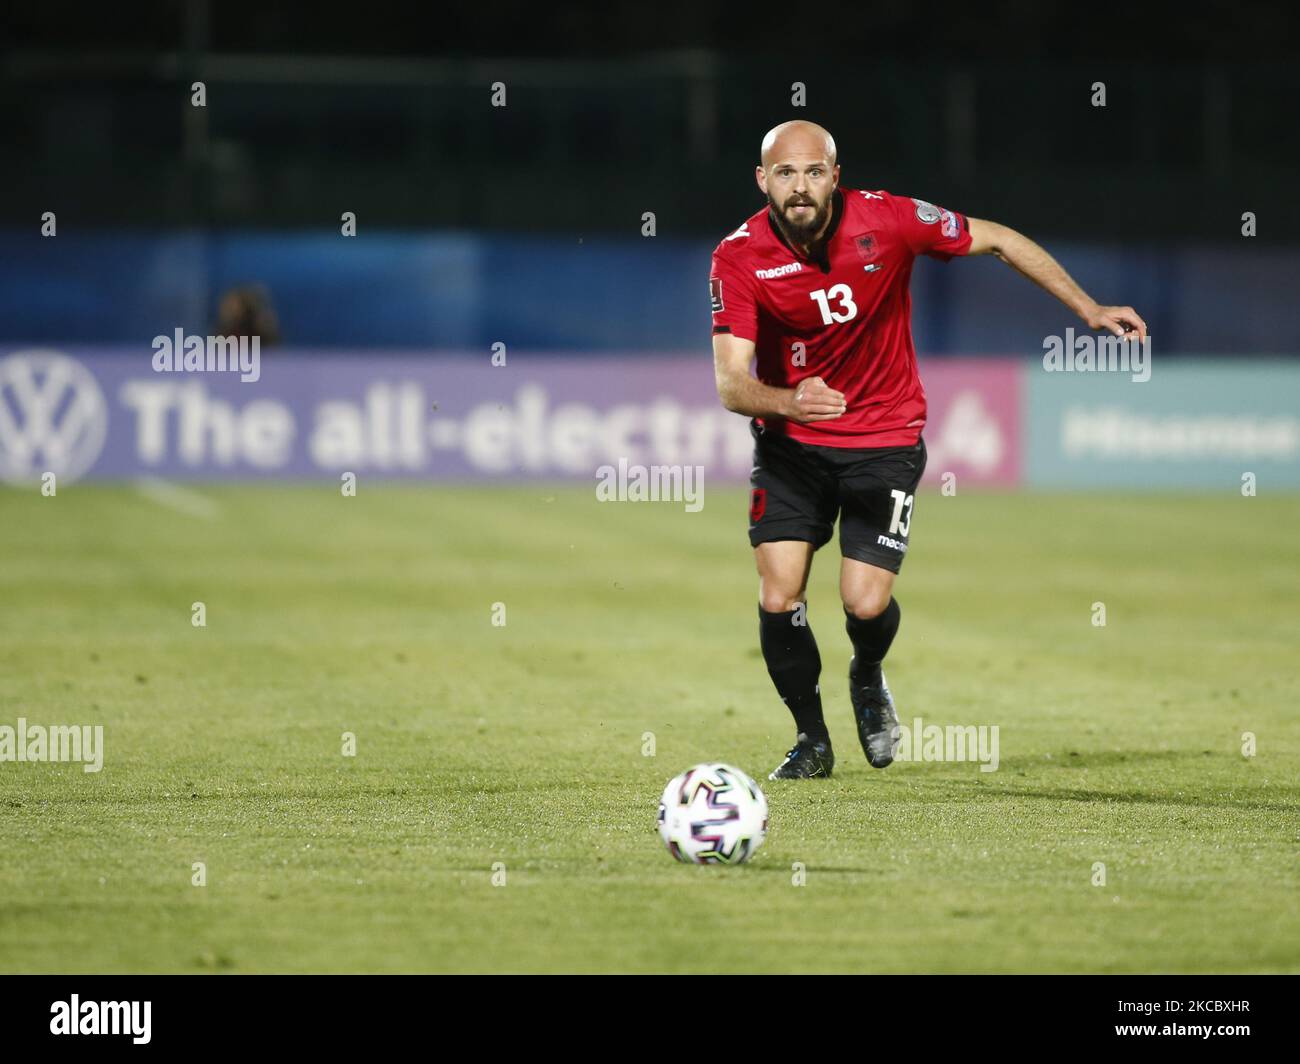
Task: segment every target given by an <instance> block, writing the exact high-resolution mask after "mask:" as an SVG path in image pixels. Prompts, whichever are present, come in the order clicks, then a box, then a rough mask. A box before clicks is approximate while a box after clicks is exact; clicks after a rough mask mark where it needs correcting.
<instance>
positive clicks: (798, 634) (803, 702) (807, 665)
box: [754, 540, 835, 779]
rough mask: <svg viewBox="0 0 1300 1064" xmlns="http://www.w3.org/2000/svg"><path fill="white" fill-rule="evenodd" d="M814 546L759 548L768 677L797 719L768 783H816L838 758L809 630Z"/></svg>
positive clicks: (786, 543) (783, 543)
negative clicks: (833, 749)
mask: <svg viewBox="0 0 1300 1064" xmlns="http://www.w3.org/2000/svg"><path fill="white" fill-rule="evenodd" d="M812 556H813V546H812V544H811V543H805V542H803V541H801V540H778V541H776V542H774V543H760V544H759V545H758V546H757V547H755V548H754V564H755V566H756V567H757V569H758V621H759V626H758V635H759V645H760V646H761V647H762V649H763V660H764V661H765V662H766V663H767V672H768V675H769V676H771V677H772V682H773V683H774V684H775V685H776V690H777V694H779V695H780V696H781V700H782V701H783V702H784V703H785V704H786V706H787V707H788V708H789V710H790V713H791V715H792V716H793V717H794V721H795V728H796V731H797V732H798V735H797V737H796V739H795V745H794V748H793V749H792V750H790V752H789V753H787V754H786V758H785V760H784V761H783V762H782V763H781V764H780V765H779V766H777V768H776V769H775V770H773V772H772V773H771V775H770V776H769V777H768V778H769V779H813V778H824V777H827V776H829V775H830V774H831V770H832V768H834V766H835V755H834V754H833V753H832V752H831V742H830V736H829V735H828V734H827V731H826V722H825V721H824V720H823V719H822V699H821V687H820V678H821V668H822V662H821V655H820V654H819V653H818V651H817V641H816V640H815V639H814V638H813V634H812V629H811V628H810V627H808V616H807V587H808V573H809V572H810V571H811V569H812Z"/></svg>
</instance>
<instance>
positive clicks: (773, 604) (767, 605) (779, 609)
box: [758, 587, 804, 613]
mask: <svg viewBox="0 0 1300 1064" xmlns="http://www.w3.org/2000/svg"><path fill="white" fill-rule="evenodd" d="M803 600H804V598H803V590H802V589H800V590H798V591H793V592H791V591H787V590H784V589H782V588H766V587H764V588H760V589H759V593H758V604H759V605H760V606H762V607H763V611H764V612H765V613H789V612H790V611H791V610H792V609H794V608H795V607H796V606H798V605H799V603H801V602H803Z"/></svg>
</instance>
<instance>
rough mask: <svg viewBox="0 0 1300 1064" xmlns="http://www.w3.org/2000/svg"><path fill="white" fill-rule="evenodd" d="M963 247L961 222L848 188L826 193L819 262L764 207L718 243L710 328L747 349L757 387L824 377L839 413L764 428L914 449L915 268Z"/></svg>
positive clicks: (918, 422)
mask: <svg viewBox="0 0 1300 1064" xmlns="http://www.w3.org/2000/svg"><path fill="white" fill-rule="evenodd" d="M970 243H971V236H970V223H969V222H968V221H967V220H966V218H965V217H964V216H963V215H960V214H957V213H956V212H954V211H948V210H944V209H943V208H942V207H936V206H934V205H933V204H931V203H927V202H926V201H925V200H918V199H908V198H906V197H904V196H894V195H891V194H890V193H888V192H864V191H861V190H858V189H850V188H839V189H836V190H835V192H834V193H832V209H831V219H830V222H829V224H828V227H827V230H826V236H825V238H824V242H823V249H822V251H821V254H822V255H823V258H822V259H821V260H820V261H817V260H812V259H807V258H804V257H803V255H801V254H800V253H799V252H798V251H796V250H795V249H794V248H793V247H791V246H790V245H789V244H788V243H786V240H785V237H784V235H783V234H782V233H781V231H780V230H779V229H778V228H777V227H776V223H775V222H774V221H773V219H772V213H771V209H770V208H764V209H763V210H761V211H759V212H758V213H757V214H755V215H754V216H753V217H751V218H750V219H749V220H748V221H747V222H745V224H744V225H742V226H741V227H740V228H739V229H737V230H736V231H735V232H734V233H732V234H731V235H730V236H728V237H725V238H724V239H723V240H722V242H721V243H720V244H718V246H717V248H716V249H715V250H714V252H713V267H712V269H711V270H710V274H709V290H710V294H711V296H712V300H713V331H714V332H715V333H719V332H730V333H732V334H733V335H735V336H739V337H741V338H742V339H745V340H753V341H754V344H755V347H756V349H757V364H758V379H759V380H760V381H762V382H763V383H764V384H768V385H771V386H773V387H777V388H793V387H794V386H795V385H796V384H798V383H799V382H800V381H801V380H803V379H805V378H806V377H821V378H822V379H823V380H824V381H825V382H826V383H827V384H828V385H829V386H830V387H832V388H834V389H836V390H837V391H841V392H843V393H844V399H845V403H846V406H847V409H846V410H845V411H844V413H843V414H841V415H840V416H839V417H837V418H831V419H830V420H829V421H813V422H810V423H809V424H806V425H800V424H799V423H798V422H795V421H789V420H787V419H785V418H768V419H766V422H767V426H768V428H769V429H770V430H771V431H773V432H783V433H785V434H786V435H788V436H790V437H791V438H792V439H796V440H799V441H801V442H803V443H813V444H820V445H822V446H828V447H902V446H908V445H911V444H914V443H916V441H917V438H918V437H919V436H920V435H921V429H922V428H923V427H924V426H925V389H924V388H922V387H921V377H920V374H919V373H918V372H917V368H916V349H915V347H914V346H913V344H912V299H911V296H910V294H909V293H908V282H909V280H910V279H911V276H912V260H913V259H915V258H916V256H917V255H919V254H922V253H924V254H926V255H931V256H933V257H934V258H937V259H942V260H944V261H947V260H948V259H950V258H952V257H953V256H954V255H965V254H966V252H967V251H969V250H970ZM762 421H763V419H760V423H762Z"/></svg>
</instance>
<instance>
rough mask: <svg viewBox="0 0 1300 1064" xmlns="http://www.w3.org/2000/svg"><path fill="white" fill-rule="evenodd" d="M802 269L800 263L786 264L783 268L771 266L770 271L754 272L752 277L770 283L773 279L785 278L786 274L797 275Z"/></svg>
mask: <svg viewBox="0 0 1300 1064" xmlns="http://www.w3.org/2000/svg"><path fill="white" fill-rule="evenodd" d="M802 269H803V263H802V262H787V263H786V264H785V265H784V266H773V267H772V268H771V269H770V270H755V271H754V276H755V277H758V278H761V279H762V280H764V281H770V280H771V279H772V278H773V277H785V276H786V275H787V274H791V273H798V272H799V271H800V270H802Z"/></svg>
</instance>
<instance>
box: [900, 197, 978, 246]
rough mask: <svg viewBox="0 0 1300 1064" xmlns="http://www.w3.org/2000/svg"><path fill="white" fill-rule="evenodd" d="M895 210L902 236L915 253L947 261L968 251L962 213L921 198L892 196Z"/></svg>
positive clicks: (968, 237)
mask: <svg viewBox="0 0 1300 1064" xmlns="http://www.w3.org/2000/svg"><path fill="white" fill-rule="evenodd" d="M892 199H893V205H894V212H895V214H896V215H897V218H898V225H899V228H900V230H901V232H902V235H903V240H904V242H905V243H906V244H907V246H908V247H910V248H911V249H912V254H914V255H929V256H931V257H932V258H936V259H941V260H942V261H944V262H947V261H948V259H951V258H952V257H953V256H954V255H965V254H966V253H967V252H968V251H970V244H971V235H970V222H969V221H968V220H967V218H966V216H965V215H964V214H958V213H957V212H956V211H950V210H948V209H947V208H945V207H937V206H935V205H934V204H933V203H928V202H926V201H925V200H922V199H908V198H907V197H905V196H894V197H892Z"/></svg>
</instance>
